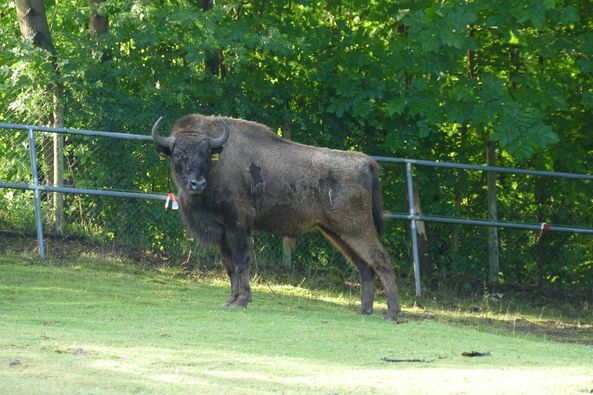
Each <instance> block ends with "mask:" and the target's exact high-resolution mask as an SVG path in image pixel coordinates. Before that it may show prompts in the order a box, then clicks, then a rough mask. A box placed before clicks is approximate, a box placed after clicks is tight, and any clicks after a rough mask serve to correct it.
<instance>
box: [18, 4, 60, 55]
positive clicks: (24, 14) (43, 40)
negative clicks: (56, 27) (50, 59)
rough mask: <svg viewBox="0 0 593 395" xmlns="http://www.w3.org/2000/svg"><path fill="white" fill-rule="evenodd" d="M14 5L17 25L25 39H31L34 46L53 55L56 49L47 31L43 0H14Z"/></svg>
mask: <svg viewBox="0 0 593 395" xmlns="http://www.w3.org/2000/svg"><path fill="white" fill-rule="evenodd" d="M15 5H16V14H17V17H18V20H19V27H20V29H21V34H22V35H23V37H24V38H25V40H31V42H32V43H33V44H35V46H37V47H39V48H42V49H45V50H46V51H47V52H49V53H50V54H52V55H55V54H56V50H55V48H54V45H53V41H52V39H51V34H50V32H49V26H48V24H47V17H46V15H45V7H44V6H43V1H42V0H15Z"/></svg>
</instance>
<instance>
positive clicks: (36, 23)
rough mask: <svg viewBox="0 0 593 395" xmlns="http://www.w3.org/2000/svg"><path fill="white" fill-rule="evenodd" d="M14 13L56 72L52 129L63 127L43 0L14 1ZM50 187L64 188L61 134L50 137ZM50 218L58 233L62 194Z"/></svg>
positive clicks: (58, 83)
mask: <svg viewBox="0 0 593 395" xmlns="http://www.w3.org/2000/svg"><path fill="white" fill-rule="evenodd" d="M15 5H16V12H17V17H18V21H19V28H20V30H21V34H22V35H23V38H24V39H25V40H31V42H32V43H33V44H34V45H35V46H37V47H39V48H42V49H45V50H46V51H47V52H49V54H50V57H51V60H52V64H53V67H54V72H55V80H56V82H54V83H52V84H51V85H50V86H49V87H48V90H49V91H50V92H51V93H52V96H53V97H52V100H53V102H52V107H53V111H52V112H53V114H52V118H53V122H52V123H53V125H52V126H54V127H63V126H64V104H63V99H62V93H63V90H64V87H63V85H62V83H61V81H60V79H61V76H60V66H59V63H58V59H57V54H56V50H55V47H54V45H53V40H52V38H51V33H50V31H49V25H48V23H47V16H46V14H45V7H44V6H43V1H42V0H15ZM53 147H54V149H53V151H54V152H53V168H54V171H53V185H54V186H63V185H64V138H63V136H62V135H60V134H54V136H53ZM52 214H53V215H52V219H53V223H54V227H55V229H56V230H57V231H58V232H62V229H63V220H64V210H63V196H62V194H61V193H54V200H53V213H52Z"/></svg>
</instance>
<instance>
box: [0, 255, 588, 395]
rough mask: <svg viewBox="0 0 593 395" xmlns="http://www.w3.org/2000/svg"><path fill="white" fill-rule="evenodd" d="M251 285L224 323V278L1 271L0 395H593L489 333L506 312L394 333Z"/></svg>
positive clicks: (430, 313) (7, 263)
mask: <svg viewBox="0 0 593 395" xmlns="http://www.w3.org/2000/svg"><path fill="white" fill-rule="evenodd" d="M254 280H255V281H254V282H253V283H254V287H253V297H254V300H253V303H252V304H250V305H249V307H248V308H247V309H242V310H236V309H226V308H223V307H222V303H223V301H224V300H225V299H226V298H227V297H228V293H229V286H228V283H227V281H226V280H225V279H224V278H222V277H217V276H212V277H198V278H195V277H191V276H190V277H188V276H184V275H180V273H179V271H177V270H175V269H171V268H168V267H162V268H157V269H154V268H148V267H136V266H134V265H130V264H128V263H126V262H123V261H117V262H110V261H103V260H100V259H95V258H83V259H78V260H71V261H63V262H53V263H52V264H51V265H40V264H31V263H27V264H24V263H23V262H20V261H18V260H14V259H8V258H6V257H5V258H0V312H1V314H2V320H0V393H44V394H45V393H118V394H119V393H134V392H136V393H173V392H174V393H196V392H199V393H233V394H235V393H238V394H242V393H243V394H253V393H322V394H329V393H339V394H349V393H352V394H360V393H385V394H391V393H478V392H479V393H554V394H556V393H567V394H569V393H579V392H588V390H590V389H593V376H591V372H593V348H591V347H590V346H589V347H588V346H584V345H578V344H561V343H557V342H553V341H550V340H549V339H544V338H543V337H541V336H537V334H533V333H528V332H520V331H515V333H513V332H512V331H511V330H509V328H506V327H505V326H504V325H497V324H496V323H497V322H505V323H506V322H509V320H510V319H511V318H512V316H513V313H512V312H509V314H504V313H503V314H499V313H497V312H496V311H494V310H491V311H486V310H482V311H474V312H471V314H468V313H467V312H464V311H465V310H466V309H465V308H463V309H458V310H456V309H450V308H438V307H437V306H436V305H432V306H428V307H426V306H425V307H423V308H421V307H419V306H416V307H414V306H413V305H412V303H411V302H410V301H407V302H406V304H405V305H406V307H405V309H404V314H403V316H402V321H401V323H400V324H393V323H391V322H386V321H384V320H383V319H382V316H381V314H380V313H381V310H383V309H384V308H385V305H384V303H383V302H382V300H380V299H381V298H380V297H378V299H379V303H378V304H377V308H376V309H377V311H378V313H377V314H374V315H372V316H363V317H361V316H358V315H357V314H356V310H357V304H358V294H357V293H354V292H353V293H351V292H349V291H347V290H346V291H344V290H338V291H332V292H330V291H323V290H312V289H308V288H306V287H305V286H304V285H301V286H299V285H298V284H296V285H289V284H282V283H276V282H269V281H267V280H263V279H259V280H258V279H257V278H255V279H254ZM515 314H517V315H518V313H515ZM464 351H483V352H486V351H487V352H490V356H487V357H476V358H466V357H463V356H462V355H461V353H462V352H464ZM383 358H387V359H406V360H419V361H421V362H403V363H390V362H385V361H384V360H383ZM15 360H18V361H19V363H18V364H16V363H15V364H13V365H11V364H10V362H11V361H15Z"/></svg>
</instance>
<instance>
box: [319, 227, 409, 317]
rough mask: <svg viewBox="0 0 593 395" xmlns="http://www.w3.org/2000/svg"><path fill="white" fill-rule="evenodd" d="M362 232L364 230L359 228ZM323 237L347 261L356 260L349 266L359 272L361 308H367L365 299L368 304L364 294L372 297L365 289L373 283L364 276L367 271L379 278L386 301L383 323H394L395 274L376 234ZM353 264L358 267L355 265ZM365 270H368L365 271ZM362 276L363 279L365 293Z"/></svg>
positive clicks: (399, 309)
mask: <svg viewBox="0 0 593 395" xmlns="http://www.w3.org/2000/svg"><path fill="white" fill-rule="evenodd" d="M363 229H368V228H367V227H363ZM325 233H326V231H324V234H325ZM327 233H328V234H329V235H330V236H332V239H333V240H337V241H339V243H337V244H336V243H334V244H335V245H336V246H337V247H338V248H339V249H340V251H342V252H343V253H344V252H346V253H345V255H346V256H347V257H348V258H350V259H351V260H352V259H353V258H359V259H357V260H353V262H354V264H355V265H357V267H358V269H359V271H360V272H361V279H363V282H362V284H363V289H362V295H361V297H362V307H367V306H368V305H365V298H366V300H367V301H368V300H369V296H368V295H366V293H367V292H371V293H372V291H369V289H372V288H371V287H372V286H373V281H372V280H370V278H372V277H371V275H370V274H368V273H369V271H370V272H372V273H374V274H376V275H377V277H379V280H381V283H382V284H383V289H384V290H385V296H386V298H387V312H386V313H385V319H387V320H396V319H397V315H398V314H399V312H400V311H401V308H400V305H399V300H398V297H397V286H396V284H395V273H394V271H393V267H392V266H391V260H390V258H389V253H388V252H387V250H386V249H385V247H384V246H383V243H381V241H380V240H379V237H378V235H377V233H376V232H374V231H368V232H365V233H359V234H356V235H352V234H348V235H337V234H331V233H330V232H327ZM332 239H330V240H332ZM333 240H332V242H333ZM356 262H359V263H358V264H357V263H356ZM366 267H368V269H366ZM361 268H362V270H361ZM363 276H364V278H366V279H367V280H366V284H367V285H366V289H365V281H364V278H363ZM371 298H372V297H371ZM371 300H372V299H371ZM371 306H372V302H371ZM361 311H362V309H361Z"/></svg>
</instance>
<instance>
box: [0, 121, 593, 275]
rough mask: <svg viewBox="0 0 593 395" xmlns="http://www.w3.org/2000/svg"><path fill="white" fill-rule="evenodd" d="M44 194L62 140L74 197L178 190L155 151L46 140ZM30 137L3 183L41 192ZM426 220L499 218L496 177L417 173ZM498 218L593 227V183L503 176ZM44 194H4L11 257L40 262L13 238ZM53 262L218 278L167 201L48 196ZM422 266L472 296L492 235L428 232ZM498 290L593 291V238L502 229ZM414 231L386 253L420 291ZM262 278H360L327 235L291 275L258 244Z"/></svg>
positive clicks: (94, 139) (105, 142) (14, 135)
mask: <svg viewBox="0 0 593 395" xmlns="http://www.w3.org/2000/svg"><path fill="white" fill-rule="evenodd" d="M34 136H35V137H34V141H35V148H36V151H37V171H38V174H39V184H40V185H54V184H55V167H56V164H55V163H54V159H55V152H56V151H55V144H56V136H58V137H60V138H62V139H63V147H64V148H63V153H62V154H61V156H63V159H64V165H63V185H64V186H66V187H71V188H85V189H98V190H110V191H134V192H140V193H160V194H163V193H166V192H169V191H172V190H173V185H172V182H171V179H170V176H169V168H168V163H167V162H166V161H160V160H159V157H158V155H157V154H156V152H155V150H154V147H153V145H152V143H151V141H149V140H124V139H114V138H108V137H105V136H88V135H77V134H68V133H66V134H56V133H51V132H35V135H34ZM29 148H30V147H29V142H28V134H27V131H26V130H16V129H10V128H0V149H1V154H2V159H3V160H2V161H0V181H1V182H4V183H14V184H31V183H32V182H33V179H32V176H31V174H32V168H31V160H30V157H29V155H30V153H29V152H30V151H29ZM414 171H415V173H414V185H415V188H414V189H415V198H414V203H415V213H416V214H427V213H428V214H430V215H432V216H446V217H448V218H453V217H454V218H481V219H486V218H487V217H488V208H487V198H486V196H487V191H486V182H485V177H486V176H485V174H486V172H485V171H477V170H469V169H452V168H439V167H434V166H432V167H424V166H415V167H414ZM381 178H382V183H383V200H384V208H385V209H386V210H387V211H390V212H394V213H400V214H401V216H405V215H407V214H408V213H409V204H410V202H409V195H408V194H407V183H406V167H405V164H404V163H390V162H382V163H381ZM497 190H498V197H497V208H498V216H499V218H500V219H503V220H507V221H514V222H528V223H539V222H549V223H563V224H571V225H574V226H581V227H586V228H591V227H593V217H591V216H588V215H587V213H589V212H591V209H593V207H592V206H593V199H592V198H591V196H593V183H592V182H591V181H587V180H572V179H563V178H551V177H542V176H534V175H528V174H519V175H517V174H499V175H498V178H497ZM57 197H60V198H61V199H62V203H61V204H62V207H63V208H62V209H60V210H61V216H62V218H63V223H62V224H61V225H60V226H58V225H57V218H56V217H57V214H56V210H57V203H56V202H57V200H58V199H57ZM32 202H33V192H32V191H30V190H22V189H18V188H9V187H4V188H2V189H0V207H2V209H1V210H0V230H1V231H2V233H1V234H3V235H4V236H3V237H2V245H0V246H3V247H4V248H13V249H20V250H22V251H27V253H30V254H35V253H36V252H37V251H36V245H35V243H31V242H30V239H27V240H28V241H23V239H21V240H20V241H18V242H12V243H11V242H10V240H9V239H10V236H7V235H10V234H22V235H34V234H35V230H36V229H35V228H36V223H35V207H34V205H33V204H32ZM40 202H41V208H42V212H43V218H42V219H43V225H44V229H45V238H46V239H47V241H48V254H49V256H50V257H51V256H59V255H60V254H65V253H66V252H67V251H65V250H64V248H65V247H60V246H61V245H62V246H63V245H65V244H64V241H69V242H70V243H71V244H72V245H74V246H75V248H73V251H71V252H73V253H76V252H78V251H80V252H82V251H93V250H95V249H102V250H105V249H108V250H110V251H115V252H118V253H124V254H128V255H129V254H132V255H134V256H141V257H143V258H147V257H148V258H154V259H156V260H160V261H162V260H167V261H169V262H172V263H176V264H179V263H184V264H186V265H190V266H200V267H212V266H214V265H215V264H216V262H217V261H218V259H219V258H218V255H217V253H216V252H215V251H214V250H212V249H210V248H205V247H199V246H197V245H196V244H195V243H194V242H193V241H192V239H191V237H190V236H189V235H188V234H187V232H186V231H185V228H184V226H183V224H182V221H181V220H180V216H179V215H178V214H177V213H176V212H171V211H169V212H166V211H165V210H164V204H163V201H162V200H149V199H142V198H141V196H140V197H135V198H130V197H123V198H122V197H111V196H96V195H89V194H85V193H83V194H79V193H78V194H75V193H68V194H65V193H57V192H55V191H48V190H42V191H41V194H40ZM417 224H418V234H419V245H418V251H419V257H420V261H421V263H422V265H421V266H422V274H423V275H424V281H425V282H426V283H427V284H434V285H438V284H441V283H448V284H457V283H459V284H460V285H459V286H460V287H464V286H468V285H467V284H471V283H472V281H476V282H482V281H483V280H484V279H485V278H487V276H488V270H489V259H490V254H491V253H492V252H491V251H489V249H488V241H489V237H490V236H489V229H492V227H491V228H488V227H484V226H476V225H475V224H471V223H470V224H452V223H441V222H426V221H425V222H422V221H417ZM497 229H498V231H497V233H498V243H497V245H498V249H497V250H498V251H497V253H498V259H499V262H500V268H499V278H500V281H502V282H507V283H521V284H525V283H527V284H535V285H541V284H542V283H543V284H546V285H559V286H563V287H592V286H593V239H592V238H591V236H590V235H587V234H577V233H559V232H552V231H548V232H544V233H543V234H540V232H539V231H537V230H525V229H508V228H497ZM411 236H412V235H411V231H410V226H409V221H406V220H402V219H388V220H387V221H386V229H385V245H386V246H387V249H388V250H389V252H390V255H391V257H392V261H393V264H394V267H395V268H396V270H397V272H398V274H399V276H400V277H403V278H405V279H412V278H413V276H414V271H413V269H412V265H411V262H412V260H413V253H412V252H413V249H412V248H413V247H412V243H411ZM254 240H255V249H256V260H255V267H256V270H257V269H259V268H261V269H266V270H269V269H272V270H273V269H274V268H282V270H291V271H295V272H305V273H307V272H308V273H311V272H328V273H329V272H333V273H340V274H339V277H340V278H341V280H340V281H342V280H343V281H346V280H345V279H348V278H352V277H356V271H355V269H353V268H352V267H351V265H350V264H349V263H348V262H346V260H345V259H344V257H343V256H342V255H341V254H340V253H339V252H338V251H337V250H336V249H334V248H333V247H332V246H331V245H330V244H329V243H328V242H327V241H326V240H325V239H324V238H323V237H322V236H321V235H320V234H319V233H311V234H307V235H304V236H302V237H299V238H298V239H297V240H296V248H295V249H294V251H293V252H292V260H291V263H290V265H288V266H287V263H286V262H285V258H284V255H283V254H284V252H283V249H282V241H281V239H280V238H279V237H276V236H273V235H270V234H266V233H259V232H255V233H254Z"/></svg>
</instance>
